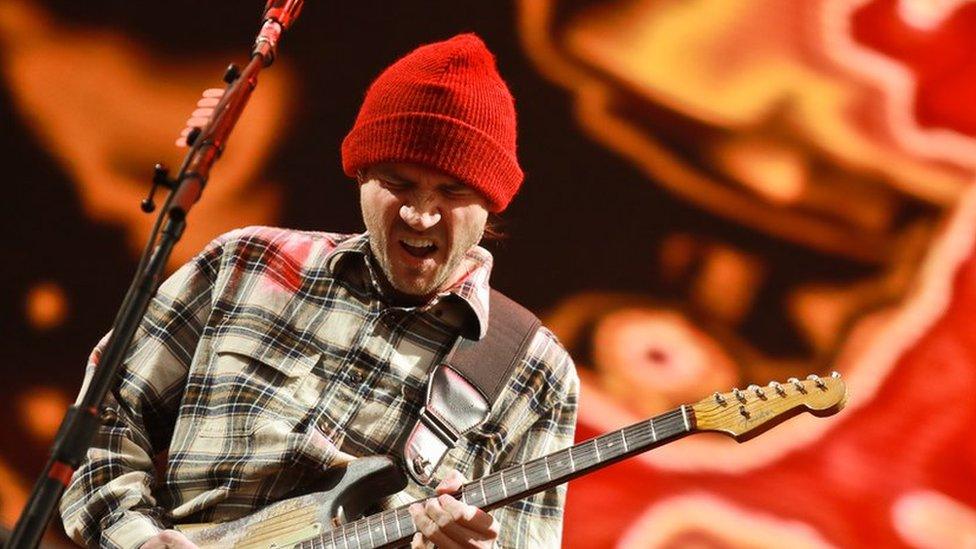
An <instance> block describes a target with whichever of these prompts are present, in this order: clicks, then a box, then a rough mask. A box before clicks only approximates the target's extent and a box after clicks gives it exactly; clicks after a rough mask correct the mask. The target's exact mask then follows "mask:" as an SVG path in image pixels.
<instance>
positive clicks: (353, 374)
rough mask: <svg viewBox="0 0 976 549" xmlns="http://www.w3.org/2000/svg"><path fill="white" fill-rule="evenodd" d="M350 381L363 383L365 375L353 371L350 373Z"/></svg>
mask: <svg viewBox="0 0 976 549" xmlns="http://www.w3.org/2000/svg"><path fill="white" fill-rule="evenodd" d="M349 379H351V380H353V381H354V382H355V383H362V382H363V374H361V373H359V372H356V371H353V372H350V373H349Z"/></svg>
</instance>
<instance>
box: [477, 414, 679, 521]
mask: <svg viewBox="0 0 976 549" xmlns="http://www.w3.org/2000/svg"><path fill="white" fill-rule="evenodd" d="M694 428H695V417H694V411H693V410H692V409H691V408H690V407H689V406H681V407H679V408H676V409H674V410H672V411H670V412H667V413H665V414H661V415H659V416H656V417H654V418H651V419H648V420H644V421H641V422H638V423H635V424H633V425H631V426H629V427H625V428H623V429H620V430H618V431H613V432H611V433H607V434H604V435H600V436H598V437H596V438H592V439H590V440H588V441H586V442H583V443H580V444H577V445H576V446H573V447H570V448H566V449H565V450H560V451H558V452H555V453H553V454H549V455H547V456H543V457H540V458H536V459H533V460H532V461H528V462H526V463H523V464H521V465H515V466H513V467H509V468H508V469H504V470H502V471H498V472H495V473H492V474H490V475H486V476H484V477H482V478H481V479H479V480H477V481H475V482H472V483H469V484H466V485H464V486H463V487H462V488H461V498H462V500H463V501H464V502H466V503H469V504H471V505H474V506H475V507H480V508H482V509H485V510H491V509H495V508H496V507H501V506H503V505H506V504H508V503H511V502H513V501H517V500H520V499H523V498H525V497H528V496H530V495H532V494H535V493H538V492H541V491H543V490H545V489H547V488H550V487H552V486H555V485H557V484H562V483H564V482H567V481H570V480H572V479H574V478H576V477H580V476H583V475H585V474H587V473H589V472H591V471H594V470H596V469H599V468H601V467H606V466H607V465H611V464H613V463H616V462H618V461H620V460H622V459H625V458H628V457H630V456H633V455H636V454H639V453H641V452H645V451H647V450H650V449H652V448H654V447H656V446H660V445H663V444H666V443H668V442H671V441H673V440H675V439H677V438H680V437H682V436H684V435H686V434H689V433H691V432H692V430H693V429H694Z"/></svg>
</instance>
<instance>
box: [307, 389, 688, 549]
mask: <svg viewBox="0 0 976 549" xmlns="http://www.w3.org/2000/svg"><path fill="white" fill-rule="evenodd" d="M694 428H695V418H694V411H693V410H692V409H691V407H689V406H681V407H679V408H676V409H674V410H672V411H670V412H667V413H665V414H661V415H659V416H657V417H654V418H651V419H648V420H645V421H641V422H638V423H635V424H633V425H630V426H629V427H624V428H623V429H620V430H619V431H613V432H612V433H607V434H604V435H600V436H598V437H596V438H592V439H590V440H587V441H586V442H582V443H580V444H577V445H576V446H573V447H571V448H566V449H565V450H560V451H558V452H555V453H552V454H549V455H547V456H543V457H540V458H536V459H533V460H532V461H528V462H526V463H523V464H521V465H516V466H513V467H509V468H508V469H504V470H502V471H498V472H495V473H491V474H489V475H486V476H484V477H482V478H481V479H479V480H476V481H474V482H471V483H468V484H465V485H464V486H463V487H462V488H461V497H460V499H461V500H462V501H464V502H465V503H468V504H470V505H474V506H475V507H480V508H481V509H484V510H486V511H489V510H491V509H495V508H497V507H501V506H502V505H505V504H507V503H511V502H513V501H517V500H520V499H522V498H525V497H527V496H530V495H532V494H535V493H538V492H541V491H543V490H545V489H547V488H549V487H552V486H555V485H557V484H562V483H564V482H567V481H569V480H572V479H574V478H576V477H579V476H582V475H585V474H586V473H589V472H590V471H593V470H596V469H599V468H602V467H605V466H607V465H610V464H612V463H616V462H617V461H620V460H622V459H625V458H628V457H630V456H633V455H635V454H639V453H641V452H644V451H647V450H650V449H652V448H654V447H657V446H661V445H663V444H666V443H668V442H671V441H673V440H675V439H678V438H681V437H682V436H684V435H686V434H688V433H690V432H692V430H694ZM415 532H416V530H415V528H414V526H413V520H412V519H411V517H410V512H409V511H408V510H407V507H400V508H397V509H391V510H388V511H383V512H381V513H377V514H375V515H371V516H368V517H365V518H362V519H359V520H357V521H354V522H351V523H348V524H344V525H342V526H339V527H337V528H335V529H332V530H329V531H327V532H325V533H324V534H322V535H320V536H319V537H316V538H314V539H310V540H306V541H304V542H302V543H300V544H298V545H297V547H301V548H303V549H306V548H307V549H313V548H314V549H320V548H342V549H346V548H354V547H355V548H359V547H363V548H366V547H368V548H374V547H386V546H396V545H402V544H404V543H406V542H408V541H409V540H410V538H412V537H413V535H414V533H415Z"/></svg>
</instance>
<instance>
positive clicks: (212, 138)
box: [7, 0, 303, 549]
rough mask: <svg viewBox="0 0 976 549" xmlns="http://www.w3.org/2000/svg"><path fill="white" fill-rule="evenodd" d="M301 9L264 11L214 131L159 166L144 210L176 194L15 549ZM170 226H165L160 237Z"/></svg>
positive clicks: (66, 470) (48, 508) (54, 499)
mask: <svg viewBox="0 0 976 549" xmlns="http://www.w3.org/2000/svg"><path fill="white" fill-rule="evenodd" d="M302 4H303V0H269V1H268V3H267V4H266V6H265V11H264V18H263V20H264V25H263V26H262V27H261V31H260V33H259V34H258V37H257V39H256V40H255V44H254V49H253V50H252V53H251V59H250V61H249V62H248V64H247V66H246V67H245V68H244V69H243V70H242V71H238V70H236V68H235V69H230V70H228V72H227V74H226V75H225V81H226V82H227V90H226V91H225V93H224V95H223V96H222V97H221V99H220V101H219V102H218V104H217V106H216V107H215V108H214V113H213V116H212V118H211V120H210V122H209V124H207V126H206V127H204V128H202V129H195V130H194V132H193V133H194V134H195V135H193V139H192V140H191V139H189V137H190V136H187V137H188V139H187V142H188V145H189V147H190V150H189V151H188V152H187V154H186V157H185V158H184V160H183V165H182V167H181V168H180V171H179V173H178V174H177V175H176V177H174V178H173V179H170V177H169V171H168V170H167V169H166V168H165V167H164V166H162V165H159V164H157V165H156V166H155V169H154V175H153V186H152V189H151V190H150V192H149V196H148V197H147V198H146V199H145V200H143V201H142V204H141V207H142V210H143V211H145V212H151V211H153V210H154V209H155V208H156V206H155V203H154V202H153V196H154V194H155V192H156V190H157V189H158V188H159V187H165V188H167V189H168V190H169V191H170V193H169V195H168V196H167V198H166V203H165V205H164V207H163V209H162V211H161V212H160V214H159V217H158V218H157V219H156V223H155V225H154V226H153V230H152V233H151V235H150V237H149V241H148V242H147V244H146V249H145V251H144V253H143V256H142V258H141V260H140V262H139V265H138V266H137V267H136V274H135V276H134V278H133V281H132V285H131V286H130V287H129V290H128V292H127V293H126V295H125V299H124V300H123V301H122V306H121V308H120V309H119V312H118V315H117V316H116V318H115V323H114V324H113V327H112V335H111V336H110V337H109V340H108V342H107V344H106V347H105V351H104V354H103V355H102V358H101V360H100V361H99V365H98V368H96V369H95V372H94V374H93V376H92V378H91V382H90V383H89V385H88V389H87V390H86V391H85V394H84V395H83V396H82V397H81V399H80V401H79V402H78V404H75V405H73V406H71V407H70V408H69V409H68V412H67V414H65V417H64V420H63V421H62V422H61V427H60V429H59V430H58V434H57V436H56V437H55V440H54V445H53V447H52V449H51V456H50V458H49V459H48V461H47V463H46V465H45V466H44V471H43V472H42V474H41V477H40V478H39V479H38V480H37V482H36V483H35V484H34V488H33V490H32V491H31V495H30V498H29V499H28V500H27V504H26V505H25V507H24V511H23V512H22V514H21V516H20V518H19V519H18V520H17V524H16V526H15V527H14V531H13V534H12V535H11V537H10V540H9V543H8V544H7V547H8V548H9V549H23V548H33V547H37V545H38V543H39V542H40V540H41V536H42V535H43V533H44V530H45V528H46V527H47V524H48V522H49V521H50V519H51V515H52V514H53V513H54V509H55V508H56V507H57V504H58V501H59V500H60V499H61V495H62V494H63V493H64V490H65V488H66V487H67V485H68V483H69V482H70V481H71V477H72V475H73V474H74V471H75V469H77V468H78V465H79V464H80V463H81V461H82V460H83V459H84V457H85V454H86V453H87V451H88V448H89V446H90V445H91V440H92V438H93V436H94V434H95V432H96V431H97V430H98V427H99V424H100V421H99V414H100V411H101V408H102V404H103V402H104V400H105V395H106V394H107V393H108V391H109V390H110V389H111V388H112V387H113V386H114V385H115V384H116V382H117V373H118V369H119V366H120V364H121V363H122V359H123V357H124V355H125V353H126V351H127V349H128V347H129V344H130V343H131V342H132V336H133V335H134V334H135V331H136V328H137V327H138V326H139V323H140V321H141V320H142V317H143V315H144V314H145V312H146V309H147V308H148V306H149V301H150V300H151V299H152V297H153V295H154V294H155V293H156V290H157V288H158V287H159V283H160V282H161V279H162V272H163V268H164V266H165V265H166V262H167V260H168V259H169V256H170V253H171V252H172V250H173V247H174V246H175V245H176V243H177V242H178V241H179V239H180V237H181V236H182V235H183V231H184V229H185V228H186V215H187V213H188V212H189V211H190V208H192V207H193V205H194V204H195V203H196V202H197V200H198V199H199V198H200V195H201V193H202V192H203V188H204V186H206V183H207V179H208V177H209V174H210V168H211V167H212V166H213V164H214V162H216V161H217V159H218V158H219V157H220V154H221V152H222V151H223V148H224V145H225V143H226V142H227V138H228V137H229V136H230V133H231V130H233V129H234V125H235V124H236V123H237V120H238V118H239V117H240V115H241V112H243V110H244V107H245V105H247V101H248V99H249V98H250V96H251V92H252V91H254V88H255V87H256V86H257V75H258V72H260V70H261V69H262V68H264V67H267V66H270V65H271V63H272V62H274V59H275V55H276V53H277V47H278V39H279V38H280V36H281V33H282V32H283V31H285V30H287V29H288V28H289V27H290V26H291V24H292V23H293V22H294V21H295V19H296V18H297V17H298V14H299V12H300V11H301V8H302ZM164 222H165V226H163V228H162V231H160V226H161V225H163V223H164ZM154 244H155V246H154Z"/></svg>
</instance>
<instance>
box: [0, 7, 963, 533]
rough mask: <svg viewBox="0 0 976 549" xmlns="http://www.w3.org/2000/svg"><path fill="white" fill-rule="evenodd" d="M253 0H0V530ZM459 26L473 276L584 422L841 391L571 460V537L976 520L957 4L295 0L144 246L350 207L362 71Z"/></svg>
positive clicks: (943, 529)
mask: <svg viewBox="0 0 976 549" xmlns="http://www.w3.org/2000/svg"><path fill="white" fill-rule="evenodd" d="M262 7H263V3H262V2H258V1H254V2H245V3H242V2H231V1H229V0H226V1H219V2H205V3H201V2H191V1H189V0H170V1H169V2H157V3H147V2H126V1H124V0H92V1H88V2H73V1H69V0H34V1H27V0H5V1H4V2H2V3H0V154H2V157H3V176H4V182H5V185H4V189H5V196H4V199H3V200H0V212H2V213H0V219H2V225H0V226H2V227H3V228H4V232H3V236H4V238H3V241H2V244H0V246H2V250H3V253H2V258H3V259H2V265H3V267H2V270H0V273H2V284H0V288H2V289H0V295H2V296H3V297H2V303H3V308H2V331H0V342H2V343H0V346H2V349H3V360H2V361H0V368H2V372H3V379H4V396H3V398H2V399H0V411H2V414H3V416H4V417H5V418H6V420H5V421H3V422H0V440H2V452H0V524H3V525H6V526H8V527H9V526H10V525H12V524H13V522H14V521H15V520H16V517H17V516H18V514H19V512H20V509H21V507H22V505H23V503H24V501H25V499H26V493H27V492H28V490H29V488H30V485H31V483H32V482H33V479H34V477H35V476H36V475H37V474H38V472H39V471H40V468H41V463H42V461H43V459H44V457H45V452H46V449H47V447H48V445H49V444H50V441H51V438H52V437H53V433H54V430H55V429H56V427H57V424H58V422H59V420H60V417H61V414H62V413H63V410H64V408H65V407H66V406H67V404H68V403H69V402H70V401H71V400H72V399H73V398H74V395H75V393H76V392H77V390H78V386H79V384H80V380H81V377H82V369H83V363H84V359H85V357H86V356H87V353H88V350H89V348H90V346H91V345H92V344H94V342H96V341H97V340H98V338H99V337H100V335H101V334H102V333H103V331H104V330H106V329H107V328H108V326H109V324H110V322H111V319H112V318H113V313H114V311H115V310H116V308H117V307H118V304H119V302H120V300H121V296H122V294H123V291H124V289H125V288H126V286H127V282H128V280H129V277H130V274H131V273H132V271H133V268H134V266H135V261H136V258H137V253H138V251H139V250H140V248H141V246H142V244H143V242H144V239H145V237H146V235H147V233H148V229H149V226H150V224H151V219H150V218H149V216H146V215H144V214H142V213H141V212H140V211H139V208H138V204H139V201H140V200H141V199H142V197H143V196H144V195H145V193H146V191H147V189H148V182H149V178H150V174H151V167H152V165H153V164H154V163H155V162H157V161H163V162H165V163H168V164H169V165H177V164H178V162H179V160H180V158H181V156H182V155H181V152H182V151H181V150H180V149H178V148H177V147H175V146H174V144H173V142H174V140H175V139H176V137H177V136H178V134H179V131H180V129H181V128H182V127H183V124H184V121H185V120H186V118H187V117H188V116H189V114H190V112H191V111H192V110H193V109H194V105H195V103H196V100H197V98H198V96H199V93H200V92H201V91H202V90H203V89H205V88H208V87H214V86H219V84H220V76H221V72H222V69H223V67H224V66H225V65H226V64H227V63H228V62H230V61H238V62H240V61H243V60H244V56H245V55H246V52H247V49H248V46H249V44H250V41H251V40H252V38H253V35H254V32H255V31H256V29H257V27H258V16H259V15H260V12H261V9H262ZM463 31H475V32H477V33H479V34H480V35H481V36H482V37H483V38H484V40H485V41H486V42H487V43H488V45H489V47H490V48H491V49H492V50H493V51H494V52H495V53H496V55H497V58H498V64H499V67H500V69H501V71H502V73H503V75H504V76H505V77H506V79H507V80H508V82H509V84H510V86H511V88H512V91H513V93H514V95H515V97H516V101H517V107H518V112H519V125H520V139H519V155H520V159H521V162H522V164H523V167H524V169H525V171H526V173H527V180H526V183H525V185H524V187H523V190H522V191H521V193H520V195H519V196H518V198H517V199H516V201H515V202H514V204H513V205H512V206H511V207H510V209H509V210H508V211H507V212H506V214H505V229H506V232H508V233H509V235H510V238H508V239H507V240H504V241H502V242H501V243H499V244H493V245H492V251H493V252H494V253H495V255H496V272H495V276H494V281H495V285H496V286H498V287H499V288H501V289H502V290H503V291H505V292H507V293H508V294H510V295H512V296H513V297H515V298H517V299H518V300H519V301H521V302H522V303H524V304H526V305H527V306H529V307H530V308H532V309H533V310H534V311H536V312H537V313H538V314H539V315H540V316H542V317H543V318H544V319H545V320H546V322H547V324H548V325H549V326H550V327H552V329H553V330H554V331H555V332H556V333H557V335H558V336H559V337H560V338H561V340H562V341H563V342H564V343H565V345H566V346H567V348H569V349H570V351H571V352H572V354H573V356H574V358H575V360H576V362H577V367H578V370H579V372H580V376H581V378H582V381H583V388H582V395H581V403H580V417H579V428H578V433H579V434H578V436H579V438H580V439H583V438H587V437H590V436H593V435H596V434H599V433H601V432H605V431H608V430H612V429H615V428H618V427H621V426H623V425H626V424H628V423H630V422H633V421H636V420H638V419H640V418H644V417H647V416H650V415H653V414H656V413H659V412H662V411H664V410H667V409H670V408H672V407H674V406H676V405H678V404H680V403H685V402H690V401H694V400H697V399H699V398H701V397H702V396H705V395H707V394H709V393H711V392H712V391H716V390H720V391H725V390H728V389H729V388H730V387H733V386H738V387H745V386H746V385H748V384H750V383H756V384H765V383H767V382H768V381H770V380H774V379H776V380H783V379H786V378H788V377H791V376H797V377H802V376H805V375H807V374H809V373H819V374H826V373H829V372H830V371H833V370H836V371H839V372H841V373H842V374H843V375H844V377H845V379H846V380H847V384H848V389H849V392H850V399H849V403H848V406H847V408H846V409H845V411H843V412H842V413H841V414H839V415H837V416H834V417H832V418H829V419H816V418H812V417H802V418H800V419H796V420H793V421H791V422H789V423H787V424H785V425H783V426H781V427H779V428H777V429H776V430H773V431H771V432H769V433H767V434H765V435H763V436H762V437H760V438H757V439H755V440H753V441H751V442H749V443H746V444H744V445H738V444H736V443H735V442H733V441H731V440H730V439H727V438H723V437H720V436H715V437H711V436H705V435H702V436H696V437H691V438H688V439H685V440H683V441H680V442H678V443H675V444H672V445H669V446H666V447H664V448H661V449H659V450H656V451H653V452H650V453H648V454H645V455H643V456H640V457H637V458H633V459H631V460H628V461H626V462H624V463H621V464H619V465H617V466H614V467H612V468H610V469H606V470H604V471H601V472H599V473H595V474H593V475H590V476H588V477H584V478H581V479H579V480H576V481H574V482H573V483H571V485H570V492H569V502H568V505H567V510H566V527H565V533H564V542H565V543H564V544H565V546H566V547H578V548H583V547H587V548H588V547H626V548H631V547H690V546H694V547H740V546H790V547H827V546H843V547H877V546H916V547H955V546H967V544H968V546H972V544H974V543H976V465H974V463H976V437H972V436H971V435H970V432H969V431H970V430H969V426H971V425H972V424H974V420H976V404H974V403H976V399H974V398H973V392H974V390H976V328H974V326H976V323H974V322H973V316H974V314H976V262H974V261H973V259H972V257H971V256H972V252H973V245H974V236H976V191H974V190H973V178H974V174H976V109H974V108H973V106H972V105H973V98H974V97H976V55H974V54H973V53H972V52H973V51H976V49H974V47H973V46H974V45H976V2H971V1H966V0H802V1H801V0H737V1H734V2H731V1H728V0H697V1H694V2H690V1H675V0H615V1H609V0H602V1H597V0H509V1H504V2H503V1H494V0H493V1H490V2H489V1H484V2H465V3H458V2H451V1H447V0H430V1H425V2H407V1H394V0H361V1H358V2H341V3H339V2H312V1H310V2H308V3H307V6H306V8H305V11H304V13H303V14H302V17H301V19H300V20H299V21H298V23H297V24H296V26H295V27H294V29H293V30H292V31H291V32H290V33H288V35H287V36H286V37H285V40H284V42H283V44H282V50H281V56H280V59H279V61H278V62H277V63H276V64H275V65H274V66H273V68H272V69H271V70H268V71H266V72H264V73H262V76H261V82H260V85H259V87H258V90H257V92H256V94H255V96H254V98H253V100H252V102H251V104H250V105H249V107H248V110H247V111H246V113H245V115H244V117H243V119H242V120H241V123H240V125H239V127H238V129H237V130H236V131H235V134H234V136H233V138H232V139H231V141H230V144H229V148H228V150H227V152H226V153H225V155H224V158H223V159H222V160H221V161H220V163H219V164H218V166H217V168H216V169H215V171H214V173H213V176H212V178H211V182H210V184H209V186H208V188H207V189H206V192H205V194H204V197H203V200H202V201H201V203H200V204H199V205H198V206H197V207H196V208H195V209H194V211H193V212H192V214H191V217H190V223H189V225H190V229H189V231H188V233H187V234H186V236H185V237H184V239H183V241H182V242H181V244H180V245H179V247H178V248H177V251H176V253H175V254H174V259H173V262H172V265H171V266H170V267H171V268H173V267H175V266H176V265H178V264H179V263H180V262H182V261H185V260H186V259H188V258H189V257H190V256H192V255H193V254H194V253H195V252H196V251H197V250H198V249H199V248H200V247H201V246H202V245H203V244H204V243H206V242H207V241H208V240H210V239H211V238H212V237H214V236H215V235H217V234H219V233H221V232H223V231H225V230H228V229H231V228H233V227H237V226H243V225H250V224H277V225H285V226H293V227H303V228H313V229H322V230H331V231H345V232H351V231H358V230H360V229H361V226H360V220H359V214H358V206H357V200H356V190H355V185H354V184H353V183H351V182H350V181H348V180H347V179H346V178H345V177H344V176H343V175H342V173H341V170H340V167H339V155H338V150H339V143H340V142H341V139H342V137H343V135H344V134H345V132H346V131H347V130H348V128H349V126H350V124H351V123H352V120H353V118H354V116H355V113H356V109H357V108H358V105H359V101H360V100H361V98H362V94H363V92H364V90H365V88H366V86H367V85H368V84H369V82H370V81H371V79H372V78H373V77H374V76H375V75H376V74H377V73H378V72H379V71H380V70H381V69H382V68H383V67H385V66H386V65H387V64H388V63H390V62H391V61H392V60H394V59H395V58H396V57H398V56H399V55H402V54H403V53H405V52H406V51H409V50H410V49H411V48H413V47H415V46H417V45H419V44H421V43H424V42H430V41H434V40H438V39H443V38H446V37H449V36H451V35H453V34H455V33H458V32H463ZM53 539H56V535H54V538H53Z"/></svg>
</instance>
